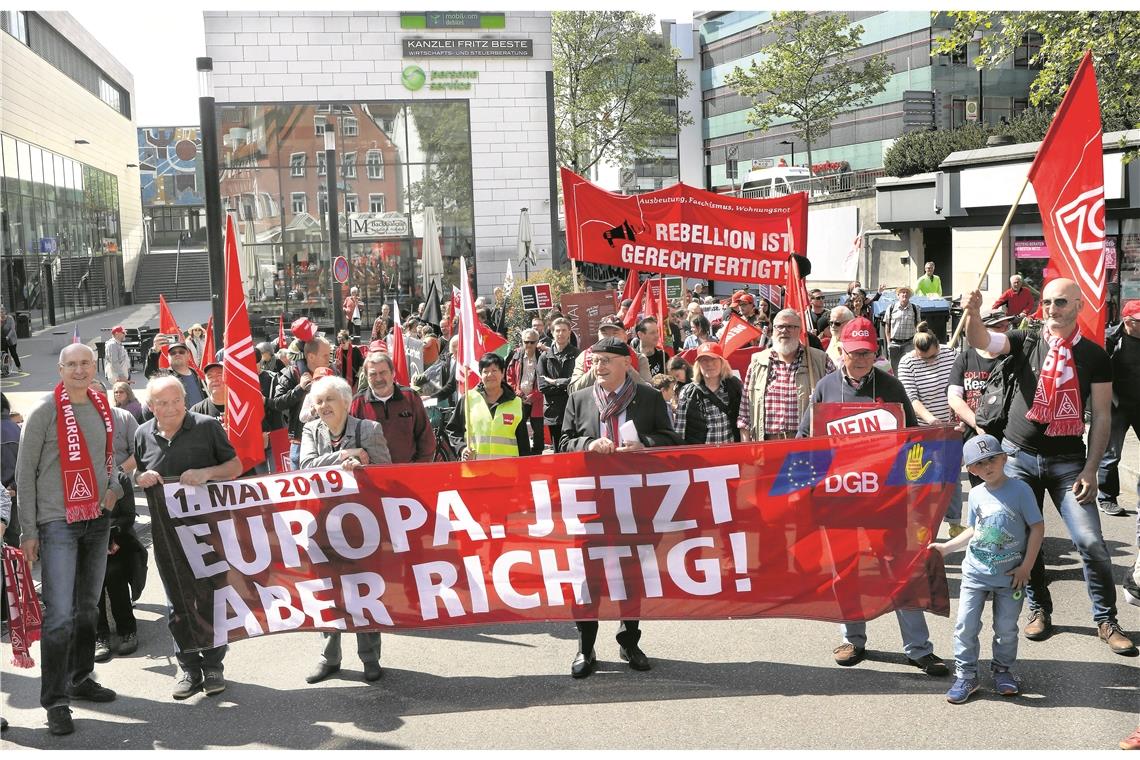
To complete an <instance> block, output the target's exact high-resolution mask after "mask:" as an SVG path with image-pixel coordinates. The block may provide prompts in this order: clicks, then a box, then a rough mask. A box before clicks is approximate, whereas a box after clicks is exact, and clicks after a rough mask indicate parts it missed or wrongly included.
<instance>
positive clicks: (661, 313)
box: [656, 277, 669, 350]
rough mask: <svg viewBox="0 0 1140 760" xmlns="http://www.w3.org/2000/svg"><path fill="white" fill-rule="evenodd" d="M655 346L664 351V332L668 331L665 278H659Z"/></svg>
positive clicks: (667, 300) (667, 302)
mask: <svg viewBox="0 0 1140 760" xmlns="http://www.w3.org/2000/svg"><path fill="white" fill-rule="evenodd" d="M656 312H657V328H658V330H657V345H658V346H659V347H660V348H661V349H662V350H664V348H665V331H666V330H668V329H669V296H668V294H667V293H666V289H665V278H664V277H662V278H661V287H660V288H659V289H658V298H657V309H656Z"/></svg>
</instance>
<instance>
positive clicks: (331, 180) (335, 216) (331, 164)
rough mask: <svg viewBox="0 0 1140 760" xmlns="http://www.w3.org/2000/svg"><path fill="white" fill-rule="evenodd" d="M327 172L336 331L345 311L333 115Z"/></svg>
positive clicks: (341, 325) (329, 120)
mask: <svg viewBox="0 0 1140 760" xmlns="http://www.w3.org/2000/svg"><path fill="white" fill-rule="evenodd" d="M325 173H326V174H327V175H328V192H327V193H325V197H326V198H327V199H328V207H329V275H330V276H331V277H332V313H333V327H334V329H335V331H336V332H338V333H339V332H340V331H341V330H342V329H343V328H344V312H343V310H342V309H341V308H340V280H338V279H337V278H336V274H335V273H334V272H333V266H334V264H335V263H336V257H337V256H338V255H340V219H339V217H340V213H339V212H338V210H337V197H336V122H335V121H333V119H332V117H331V116H328V117H326V118H325Z"/></svg>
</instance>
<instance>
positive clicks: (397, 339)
mask: <svg viewBox="0 0 1140 760" xmlns="http://www.w3.org/2000/svg"><path fill="white" fill-rule="evenodd" d="M388 351H389V355H390V356H391V357H392V365H393V372H394V374H395V375H396V382H397V383H399V384H400V385H405V386H407V385H411V384H412V380H411V375H409V374H408V355H407V353H405V352H404V328H403V327H402V326H401V325H400V305H399V304H398V303H396V302H395V301H393V302H392V335H391V344H390V345H389V346H388Z"/></svg>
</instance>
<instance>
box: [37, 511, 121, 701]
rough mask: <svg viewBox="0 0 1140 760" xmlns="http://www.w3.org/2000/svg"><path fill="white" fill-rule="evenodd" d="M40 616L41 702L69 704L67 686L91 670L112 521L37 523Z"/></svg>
mask: <svg viewBox="0 0 1140 760" xmlns="http://www.w3.org/2000/svg"><path fill="white" fill-rule="evenodd" d="M39 534H40V563H41V564H40V573H41V577H42V578H43V592H42V596H43V603H44V618H43V629H42V632H41V638H40V704H41V705H43V707H45V708H48V709H50V708H52V707H56V706H57V705H68V704H71V699H70V697H69V696H68V690H69V688H70V687H73V686H78V685H79V684H81V683H83V682H84V681H85V680H87V679H88V678H90V677H91V674H92V673H93V672H94V671H95V626H96V622H97V620H98V618H99V608H98V604H99V595H100V594H101V593H102V592H103V576H104V575H105V574H106V572H107V542H108V539H109V538H110V535H111V521H110V520H109V519H108V518H107V515H106V514H104V515H102V516H101V517H99V518H97V519H95V520H81V521H80V522H75V523H71V524H70V525H69V524H68V523H67V521H66V520H53V521H51V522H46V523H40V525H39Z"/></svg>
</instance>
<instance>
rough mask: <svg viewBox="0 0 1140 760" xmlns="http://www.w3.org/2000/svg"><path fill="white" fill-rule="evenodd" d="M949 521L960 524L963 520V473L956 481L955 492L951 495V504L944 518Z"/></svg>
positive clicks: (959, 474)
mask: <svg viewBox="0 0 1140 760" xmlns="http://www.w3.org/2000/svg"><path fill="white" fill-rule="evenodd" d="M942 519H943V520H945V521H946V522H948V523H952V524H954V525H958V524H960V523H961V522H962V473H961V472H959V473H958V479H957V480H956V481H954V493H953V495H951V496H950V506H949V507H948V508H947V509H946V516H945V517H944V518H942Z"/></svg>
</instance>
